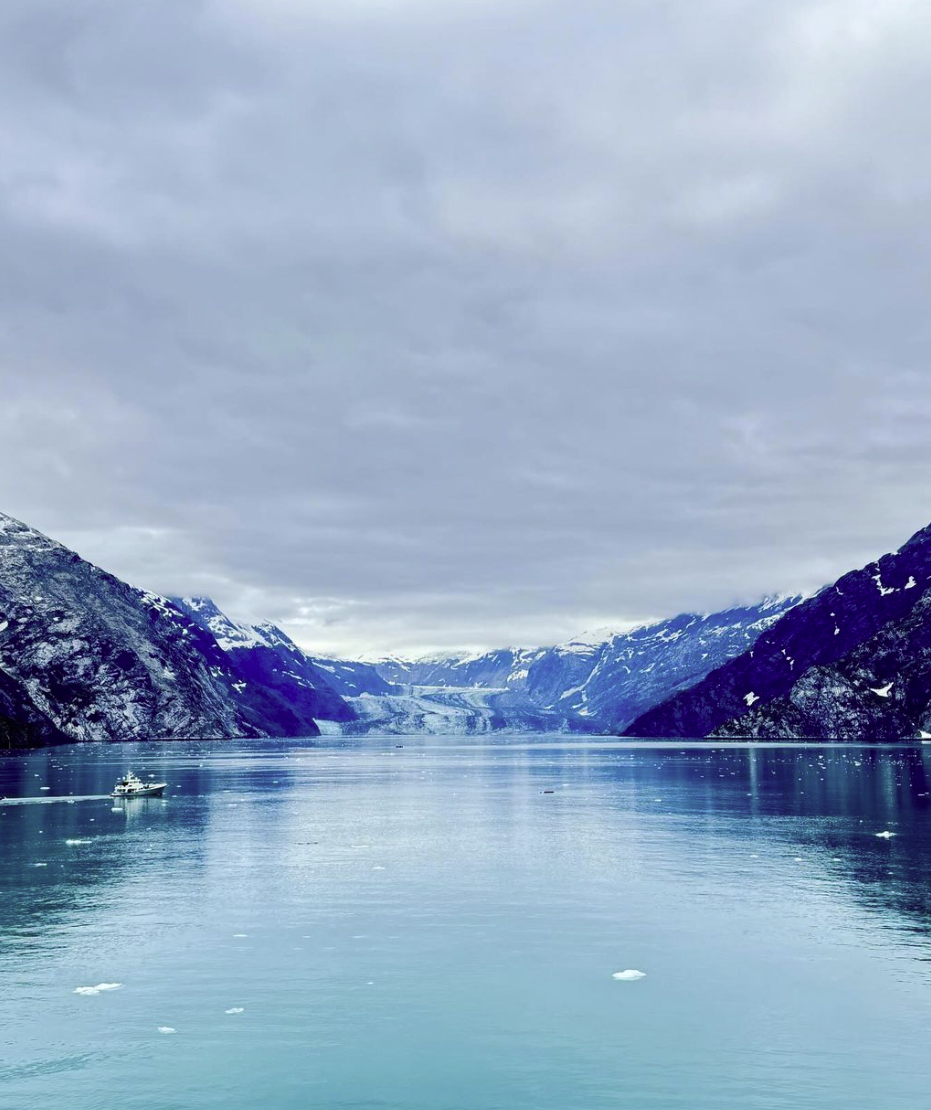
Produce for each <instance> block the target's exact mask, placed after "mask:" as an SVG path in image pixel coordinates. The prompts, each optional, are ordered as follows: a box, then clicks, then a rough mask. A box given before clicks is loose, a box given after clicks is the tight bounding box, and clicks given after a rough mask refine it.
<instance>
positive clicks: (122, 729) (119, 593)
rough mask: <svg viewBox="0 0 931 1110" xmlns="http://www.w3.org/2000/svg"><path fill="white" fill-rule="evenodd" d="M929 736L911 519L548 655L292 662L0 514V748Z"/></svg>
mask: <svg viewBox="0 0 931 1110" xmlns="http://www.w3.org/2000/svg"><path fill="white" fill-rule="evenodd" d="M496 730H508V731H515V732H543V731H548V732H564V733H572V732H577V733H595V732H604V733H615V734H627V735H631V736H656V737H665V736H681V737H686V736H694V737H699V736H709V735H714V736H720V737H736V736H751V737H829V736H838V737H854V736H856V737H870V738H877V739H879V738H882V739H888V738H897V737H906V736H909V737H917V736H919V735H924V734H925V733H931V527H929V528H927V529H925V530H923V531H922V532H919V533H918V534H917V535H916V536H914V537H913V538H912V539H911V540H909V542H908V543H907V544H906V545H905V546H904V547H903V548H902V549H901V550H900V551H897V552H895V553H894V554H892V555H887V556H884V557H883V558H882V559H880V560H879V561H878V562H876V563H872V564H870V565H869V566H868V567H866V568H864V569H863V570H860V571H854V572H852V573H851V574H848V575H845V576H844V578H842V579H840V580H839V581H838V582H837V583H836V584H835V585H833V586H828V587H825V589H823V590H821V591H820V592H819V593H818V594H817V595H815V596H814V597H810V598H801V597H797V596H796V597H778V598H768V599H765V600H764V601H762V602H760V603H759V604H758V605H751V606H742V607H738V608H732V609H727V610H724V611H722V612H720V613H713V614H695V613H690V614H681V615H679V616H677V617H673V618H671V619H669V620H663V621H659V622H655V623H652V624H648V625H644V626H641V627H638V628H633V629H630V630H624V631H611V630H603V631H599V632H596V633H592V634H589V635H584V636H579V637H577V638H574V639H572V640H569V641H567V642H566V643H563V644H558V645H556V646H553V647H539V648H502V649H500V650H497V651H490V652H484V653H479V654H472V655H439V656H431V657H426V658H420V659H396V658H385V659H380V660H376V661H374V662H362V661H354V660H343V659H329V658H325V657H320V656H315V655H310V654H308V653H307V652H305V651H303V650H302V649H301V648H300V647H298V646H297V645H296V644H295V643H294V642H293V641H292V640H291V639H290V638H289V637H288V636H287V635H286V634H285V633H284V632H283V631H282V630H281V629H279V628H277V627H276V626H274V625H272V624H267V623H263V624H259V625H251V624H245V623H241V622H237V621H234V620H232V619H231V618H229V617H228V616H227V615H226V614H225V613H223V612H221V611H220V609H218V608H217V606H216V605H215V604H214V603H213V602H212V601H211V600H210V599H209V598H204V597H183V598H182V597H178V598H171V599H169V598H164V597H161V596H159V595H157V594H152V593H147V592H145V591H143V590H139V589H136V588H135V587H132V586H129V585H127V584H126V583H124V582H121V581H120V580H119V579H117V578H115V577H114V576H113V575H111V574H108V573H107V572H105V571H103V570H100V569H99V568H98V567H95V566H93V565H92V564H91V563H88V562H86V561H85V560H83V559H81V558H80V556H78V555H76V554H75V553H74V552H72V551H69V550H68V549H67V548H66V547H64V546H62V545H61V544H59V543H57V542H55V541H54V540H51V539H49V538H48V537H46V536H44V535H42V534H41V533H39V532H37V531H35V530H34V529H32V528H29V527H28V526H27V525H25V524H22V523H20V522H19V521H16V520H13V519H12V518H11V517H7V516H4V515H2V514H0V747H29V746H35V745H38V744H45V743H64V742H68V741H74V740H86V741H94V740H130V739H141V738H158V737H161V738H182V737H185V738H187V737H189V738H218V739H219V738H224V737H233V736H245V737H263V736H285V737H286V736H315V735H318V734H319V733H320V732H321V731H323V732H327V733H333V732H338V733H344V734H361V733H373V732H374V733H386V734H402V733H403V734H406V733H435V734H450V733H452V734H474V733H483V732H492V731H496Z"/></svg>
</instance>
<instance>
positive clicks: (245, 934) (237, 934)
mask: <svg viewBox="0 0 931 1110" xmlns="http://www.w3.org/2000/svg"><path fill="white" fill-rule="evenodd" d="M248 935H249V934H248V933H233V936H234V937H247V936H248Z"/></svg>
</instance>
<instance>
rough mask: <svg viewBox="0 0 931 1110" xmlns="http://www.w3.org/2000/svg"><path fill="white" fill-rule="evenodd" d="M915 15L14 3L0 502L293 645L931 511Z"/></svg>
mask: <svg viewBox="0 0 931 1110" xmlns="http://www.w3.org/2000/svg"><path fill="white" fill-rule="evenodd" d="M929 99H931V9H929V8H928V6H927V5H926V4H921V3H918V2H911V0H884V3H883V4H882V5H877V4H875V3H873V2H867V0H822V2H818V0H784V2H782V3H779V4H773V3H771V2H770V0H662V2H659V3H657V2H656V0H650V2H647V0H642V2H641V0H624V2H621V3H618V2H617V0H612V2H601V0H581V2H580V3H578V4H571V5H570V4H566V3H564V2H559V3H556V2H547V0H499V2H498V3H494V4H492V3H490V2H485V0H449V2H448V3H443V4H436V3H427V2H426V0H346V2H344V3H341V4H338V5H334V4H332V3H326V4H324V3H322V2H317V0H223V2H220V0H215V2H207V0H201V2H199V3H198V2H194V0H137V2H135V3H133V4H126V3H125V2H123V0H82V2H80V3H75V0H10V2H8V3H7V4H5V5H4V6H3V8H2V11H0V149H2V151H3V157H2V159H0V257H2V260H3V262H2V265H0V390H2V397H3V406H2V425H0V507H2V508H3V509H5V510H6V511H9V512H11V513H13V514H14V515H18V516H21V517H23V518H26V519H28V520H29V521H30V523H33V524H35V525H37V526H39V527H42V528H44V529H45V530H47V531H49V532H51V533H52V534H54V535H56V536H58V537H59V538H61V539H64V540H66V541H67V542H69V543H72V544H73V545H74V546H76V547H77V548H78V549H79V550H80V551H81V553H82V554H84V555H86V556H87V557H89V558H92V559H94V560H95V561H97V562H100V563H102V564H103V565H105V566H107V567H108V568H110V569H113V570H114V571H115V572H117V573H119V574H122V575H123V576H125V577H127V578H129V579H130V580H132V581H134V582H137V583H139V584H140V585H144V586H147V587H150V588H153V589H158V590H161V591H164V592H178V591H181V592H185V593H189V592H194V591H198V592H210V593H212V594H213V595H214V596H215V597H216V598H217V600H218V602H219V603H221V604H222V605H224V606H226V607H227V608H229V609H231V610H232V611H233V612H235V613H237V614H238V615H241V616H244V617H270V618H272V619H275V620H277V621H279V622H280V623H281V624H282V625H284V626H285V627H286V628H287V629H288V630H289V631H290V632H291V633H292V634H293V635H295V637H296V638H297V639H299V640H300V641H301V642H303V643H305V644H307V645H308V646H311V647H313V648H315V649H318V650H332V651H346V652H355V651H373V650H388V649H391V650H405V649H411V648H418V647H427V646H432V645H437V646H439V645H489V644H496V643H504V642H542V641H552V640H555V639H559V638H561V637H562V636H565V635H568V634H570V633H572V632H574V631H577V630H578V629H579V627H580V626H585V625H589V624H604V623H619V622H626V621H634V620H638V619H643V618H646V617H650V616H654V615H661V614H666V613H671V612H673V611H677V610H680V609H683V608H693V607H694V608H712V607H717V606H720V605H723V604H726V603H728V602H731V601H735V600H741V599H749V598H753V597H756V596H758V595H760V594H762V593H765V592H768V591H774V590H794V589H797V588H812V587H815V586H817V585H819V584H820V583H821V582H823V581H825V580H827V579H828V578H831V577H832V576H834V575H835V574H837V573H839V572H841V571H843V570H845V569H848V568H849V567H850V566H852V565H854V564H856V563H858V562H862V561H864V560H866V559H868V558H870V557H871V556H872V555H874V554H877V553H879V552H880V551H882V550H885V549H887V548H889V547H891V546H895V545H896V544H898V543H899V542H901V541H902V540H903V539H904V538H906V536H907V535H908V534H909V533H910V532H911V531H913V530H915V529H916V528H918V527H919V526H921V525H923V524H925V523H927V521H928V519H929V518H931V496H929V491H931V452H928V450H927V447H926V440H927V428H928V421H929V418H931V372H929V369H928V364H927V362H928V352H929V334H928V333H929V329H931V316H929V314H928V311H927V307H926V299H927V289H928V288H929V285H931V282H929V278H931V273H929V269H931V267H929V262H931V244H929V238H931V235H929V231H928V227H929V224H928V218H927V213H928V211H929V196H928V193H929V189H931V186H929V182H931V172H929V171H931V165H929V163H931V142H929V139H931V134H929V132H931V124H929V122H928V117H927V111H926V105H927V103H928V101H929Z"/></svg>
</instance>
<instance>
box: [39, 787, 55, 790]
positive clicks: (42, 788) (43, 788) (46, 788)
mask: <svg viewBox="0 0 931 1110" xmlns="http://www.w3.org/2000/svg"><path fill="white" fill-rule="evenodd" d="M39 789H40V790H51V789H52V788H51V787H50V786H40V787H39Z"/></svg>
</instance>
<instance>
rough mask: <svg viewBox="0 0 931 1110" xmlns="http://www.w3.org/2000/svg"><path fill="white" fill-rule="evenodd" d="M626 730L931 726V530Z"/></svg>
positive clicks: (897, 732) (879, 733) (870, 735)
mask: <svg viewBox="0 0 931 1110" xmlns="http://www.w3.org/2000/svg"><path fill="white" fill-rule="evenodd" d="M626 732H627V733H628V734H629V735H632V736H709V735H716V736H718V735H719V736H750V737H767V736H775V737H819V738H827V737H839V738H852V737H863V738H864V739H889V738H898V737H917V736H919V735H921V734H923V733H929V732H931V526H929V527H927V528H924V529H922V531H920V532H918V533H916V534H915V535H914V536H913V537H912V538H911V539H910V540H909V541H908V542H907V543H906V544H905V545H904V546H903V547H901V548H900V549H899V550H898V551H895V552H892V553H891V554H889V555H884V556H883V557H882V558H881V559H879V560H877V561H876V562H874V563H870V564H869V565H868V566H866V567H864V568H863V569H861V570H855V571H851V572H850V573H849V574H846V575H844V577H843V578H841V579H839V580H838V581H837V582H836V583H835V584H834V585H833V586H827V587H825V588H824V589H823V590H822V591H821V592H820V593H818V594H817V595H816V596H815V597H812V598H809V599H808V600H807V601H804V602H802V603H801V604H800V605H798V606H797V607H795V608H793V609H792V610H790V611H789V612H788V613H786V614H785V615H784V616H783V617H782V618H781V619H780V620H779V621H778V622H777V623H776V624H774V625H773V627H772V628H770V629H769V630H767V631H766V632H764V633H763V635H761V636H760V637H759V639H758V640H757V641H756V643H755V644H754V645H753V648H752V649H751V650H750V651H748V652H745V653H744V654H742V655H740V656H739V657H737V658H736V659H733V660H731V661H730V662H728V663H725V664H724V665H723V666H721V667H719V668H717V669H716V670H714V671H712V672H711V673H710V674H709V675H708V676H707V677H706V678H704V679H703V680H702V681H701V682H699V683H697V684H696V685H695V686H693V687H692V688H691V689H688V690H686V691H684V692H681V693H679V694H677V695H675V696H674V697H672V698H670V699H668V700H667V701H665V702H663V704H661V705H658V706H656V707H655V708H653V709H651V710H649V711H648V712H646V713H644V714H643V715H642V716H640V717H639V718H638V719H637V720H636V721H635V722H633V724H632V725H631V726H630V727H629V728H628V729H627V730H626Z"/></svg>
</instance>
